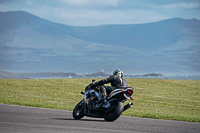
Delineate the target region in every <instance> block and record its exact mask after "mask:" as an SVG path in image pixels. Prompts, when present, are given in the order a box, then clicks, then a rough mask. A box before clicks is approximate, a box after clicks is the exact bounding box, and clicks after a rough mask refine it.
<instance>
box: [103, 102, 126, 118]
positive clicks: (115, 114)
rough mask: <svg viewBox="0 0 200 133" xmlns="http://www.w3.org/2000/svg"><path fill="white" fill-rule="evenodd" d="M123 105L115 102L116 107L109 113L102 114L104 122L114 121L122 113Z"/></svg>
mask: <svg viewBox="0 0 200 133" xmlns="http://www.w3.org/2000/svg"><path fill="white" fill-rule="evenodd" d="M123 110H124V104H123V103H122V102H120V101H116V106H115V108H113V109H112V110H111V111H110V112H109V113H104V114H103V117H104V119H105V120H106V121H115V120H116V119H117V118H118V117H119V116H120V115H121V114H122V112H123Z"/></svg>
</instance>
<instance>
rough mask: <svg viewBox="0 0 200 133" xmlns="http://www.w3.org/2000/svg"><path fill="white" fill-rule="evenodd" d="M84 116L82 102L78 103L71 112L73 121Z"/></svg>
mask: <svg viewBox="0 0 200 133" xmlns="http://www.w3.org/2000/svg"><path fill="white" fill-rule="evenodd" d="M83 116H84V102H83V101H80V102H79V103H78V104H77V105H76V107H75V108H74V110H73V117H74V119H81V118H83Z"/></svg>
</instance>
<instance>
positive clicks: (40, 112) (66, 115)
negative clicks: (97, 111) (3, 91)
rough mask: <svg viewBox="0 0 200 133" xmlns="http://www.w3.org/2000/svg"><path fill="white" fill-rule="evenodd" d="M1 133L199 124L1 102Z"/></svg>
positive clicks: (178, 129) (189, 130)
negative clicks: (112, 118) (76, 114)
mask: <svg viewBox="0 0 200 133" xmlns="http://www.w3.org/2000/svg"><path fill="white" fill-rule="evenodd" d="M0 132H1V133H12V132H18V133H64V132H66V133H94V132H98V133H143V132H151V133H199V132H200V123H192V122H179V121H168V120H158V119H146V118H136V117H125V116H121V117H120V118H119V119H117V120H116V121H114V122H106V121H104V119H101V118H90V117H83V119H81V120H74V119H73V117H72V111H64V110H53V109H43V108H33V107H23V106H13V105H4V104H0Z"/></svg>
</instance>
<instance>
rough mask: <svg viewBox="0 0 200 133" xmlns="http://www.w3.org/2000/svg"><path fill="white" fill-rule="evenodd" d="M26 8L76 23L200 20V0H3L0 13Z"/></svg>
mask: <svg viewBox="0 0 200 133" xmlns="http://www.w3.org/2000/svg"><path fill="white" fill-rule="evenodd" d="M6 11H26V12H29V13H32V14H34V15H36V16H39V17H41V18H44V19H47V20H50V21H53V22H58V23H62V24H67V25H73V26H94V25H104V24H138V23H148V22H156V21H160V20H163V19H169V18H175V17H176V18H184V19H192V18H196V19H199V20H200V0H0V12H6Z"/></svg>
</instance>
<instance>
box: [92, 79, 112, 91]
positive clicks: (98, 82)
mask: <svg viewBox="0 0 200 133" xmlns="http://www.w3.org/2000/svg"><path fill="white" fill-rule="evenodd" d="M112 80H114V78H113V76H110V77H109V78H106V79H102V80H100V81H97V82H95V83H93V84H90V87H91V88H93V87H97V86H100V85H104V84H107V83H110V82H112Z"/></svg>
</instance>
